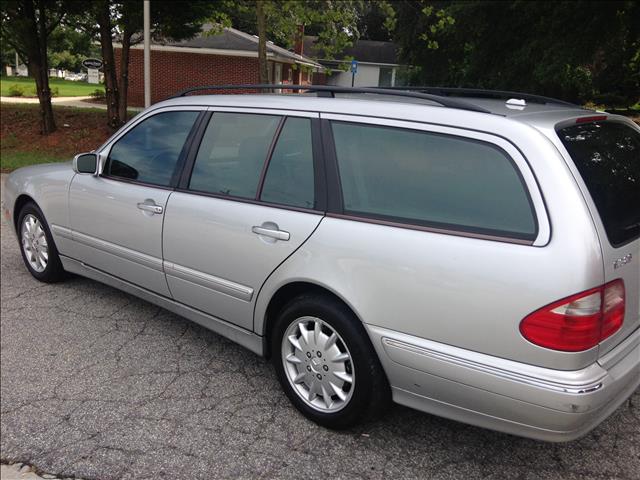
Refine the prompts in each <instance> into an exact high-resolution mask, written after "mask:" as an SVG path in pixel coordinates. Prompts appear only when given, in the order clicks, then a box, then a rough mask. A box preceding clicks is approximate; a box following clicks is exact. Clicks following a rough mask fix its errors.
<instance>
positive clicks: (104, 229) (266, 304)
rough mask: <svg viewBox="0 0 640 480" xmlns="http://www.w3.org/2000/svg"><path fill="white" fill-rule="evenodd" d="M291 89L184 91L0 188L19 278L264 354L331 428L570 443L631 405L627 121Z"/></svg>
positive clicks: (632, 166) (408, 96)
mask: <svg viewBox="0 0 640 480" xmlns="http://www.w3.org/2000/svg"><path fill="white" fill-rule="evenodd" d="M271 87H272V88H273V86H271ZM234 88H239V87H234ZM253 88H255V87H253ZM286 88H295V87H291V86H287V87H286ZM304 88H306V89H307V90H308V91H307V92H305V93H304V94H296V95H283V94H247V95H229V94H216V95H211V94H209V95H189V94H188V93H193V92H184V94H183V95H180V96H177V97H175V98H172V99H170V100H167V101H164V102H161V103H158V104H155V105H153V106H152V107H150V108H149V109H147V110H145V111H144V112H143V113H141V114H139V115H138V116H136V117H135V118H134V119H132V120H131V121H130V122H129V123H128V124H127V125H126V126H124V127H123V128H122V129H121V130H120V131H118V132H117V133H116V134H115V135H113V137H112V138H110V139H109V140H108V141H107V142H106V143H105V144H104V145H102V146H101V147H99V148H98V149H96V150H95V151H94V152H92V153H87V154H82V155H78V156H77V157H76V158H75V159H74V161H73V163H72V164H71V163H69V164H57V165H40V166H35V167H28V168H23V169H20V170H17V171H15V172H13V173H12V174H11V175H10V176H9V177H8V179H7V180H6V188H5V196H4V208H5V216H6V218H7V219H8V220H9V221H10V222H11V223H12V224H13V225H15V230H16V233H17V236H18V239H19V242H20V247H21V251H22V256H23V258H24V263H25V265H26V267H27V269H28V270H29V271H30V272H31V274H32V275H33V276H34V277H35V278H37V279H38V280H41V281H45V282H54V281H58V280H61V279H62V278H64V274H65V272H71V273H75V274H79V275H82V276H85V277H89V278H92V279H95V280H98V281H100V282H103V283H105V284H107V285H111V286H113V287H116V288H119V289H122V290H124V291H126V292H128V293H131V294H133V295H137V296H139V297H141V298H143V299H145V300H147V301H149V302H153V303H155V304H157V305H160V306H162V307H164V308H166V309H168V310H171V311H173V312H175V313H177V314H179V315H182V316H184V317H186V318H188V319H190V320H192V321H195V322H197V323H199V324H201V325H203V326H205V327H206V328H209V329H211V330H213V331H215V332H218V333H219V334H221V335H224V336H225V337H228V338H230V339H231V340H233V341H235V342H237V343H239V344H241V345H243V346H245V347H247V348H249V349H250V350H252V351H254V352H255V353H256V354H258V355H263V356H266V357H269V358H271V359H272V361H273V365H274V367H275V370H276V372H277V376H278V378H279V380H280V382H281V384H282V388H283V389H284V391H285V392H286V394H287V396H288V397H289V399H290V400H291V402H292V403H293V404H294V405H295V406H296V407H297V408H298V409H299V410H300V411H301V412H302V413H303V414H304V415H306V416H307V417H308V418H310V419H311V420H313V421H315V422H317V423H318V424H320V425H324V426H326V427H329V428H346V427H349V426H352V425H354V424H356V423H358V422H361V421H363V420H365V419H368V418H371V417H372V416H375V415H376V414H380V413H383V412H384V411H385V409H387V408H388V407H389V404H390V401H391V400H393V401H395V402H397V403H399V404H402V405H407V406H409V407H412V408H415V409H418V410H422V411H424V412H428V413H431V414H435V415H440V416H443V417H448V418H451V419H454V420H458V421H462V422H466V423H470V424H473V425H478V426H481V427H486V428H490V429H495V430H499V431H502V432H507V433H511V434H515V435H521V436H525V437H531V438H536V439H542V440H549V441H566V440H572V439H575V438H578V437H580V436H582V435H584V434H585V433H587V432H588V431H590V430H591V429H593V428H594V427H596V426H597V425H598V424H599V423H600V422H602V421H603V420H604V419H605V418H606V417H607V416H609V415H610V414H611V413H612V412H613V411H614V410H615V409H616V408H617V407H618V406H620V405H621V403H622V402H624V401H625V400H626V399H627V398H629V396H630V395H631V394H632V393H633V392H634V390H635V389H636V388H637V387H638V385H639V384H640V311H639V305H638V303H639V297H640V263H639V261H640V239H639V238H640V130H639V129H638V126H637V125H635V124H634V123H632V122H631V121H630V120H628V119H626V118H624V117H620V116H616V115H611V114H607V113H602V112H596V111H591V110H585V109H582V108H580V107H578V106H576V105H572V104H568V103H565V102H562V101H559V100H553V99H548V98H544V97H536V96H531V95H524V94H513V93H509V92H486V91H469V90H455V89H437V90H433V89H428V88H423V89H415V90H413V91H407V90H390V89H385V90H383V89H357V88H356V89H347V88H338V87H326V86H325V87H304ZM206 89H208V90H213V88H212V87H206V88H203V89H194V91H196V90H200V93H203V92H205V91H206Z"/></svg>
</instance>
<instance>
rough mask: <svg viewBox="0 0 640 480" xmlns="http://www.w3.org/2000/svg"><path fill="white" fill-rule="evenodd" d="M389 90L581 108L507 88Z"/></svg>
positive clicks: (409, 88)
mask: <svg viewBox="0 0 640 480" xmlns="http://www.w3.org/2000/svg"><path fill="white" fill-rule="evenodd" d="M385 88H388V89H391V90H404V91H407V92H423V93H429V94H431V95H442V96H451V95H461V96H476V97H487V98H504V99H511V98H517V99H522V100H525V101H527V102H531V103H543V104H549V103H551V104H556V105H566V106H571V107H578V108H582V107H581V106H580V105H576V104H575V103H571V102H567V101H565V100H560V99H557V98H552V97H545V96H543V95H534V94H531V93H522V92H512V91H509V90H489V89H484V88H458V87H428V86H411V87H397V86H396V87H385Z"/></svg>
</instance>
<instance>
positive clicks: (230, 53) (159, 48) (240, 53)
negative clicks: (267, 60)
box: [113, 43, 273, 58]
mask: <svg viewBox="0 0 640 480" xmlns="http://www.w3.org/2000/svg"><path fill="white" fill-rule="evenodd" d="M113 48H122V44H121V43H114V44H113ZM143 48H144V46H143V45H142V44H140V43H137V44H135V45H131V49H132V50H142V49H143ZM151 50H152V51H156V52H179V53H180V52H182V53H200V54H202V55H223V56H225V57H253V58H258V52H252V51H249V50H227V49H222V48H198V47H178V46H175V45H151ZM267 57H273V54H272V53H270V52H267Z"/></svg>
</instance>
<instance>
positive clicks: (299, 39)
mask: <svg viewBox="0 0 640 480" xmlns="http://www.w3.org/2000/svg"><path fill="white" fill-rule="evenodd" d="M303 51H304V25H298V32H297V33H296V41H295V44H294V46H293V52H294V53H297V54H298V55H304V53H303Z"/></svg>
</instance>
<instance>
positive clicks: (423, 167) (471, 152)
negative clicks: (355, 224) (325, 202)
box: [332, 122, 536, 240]
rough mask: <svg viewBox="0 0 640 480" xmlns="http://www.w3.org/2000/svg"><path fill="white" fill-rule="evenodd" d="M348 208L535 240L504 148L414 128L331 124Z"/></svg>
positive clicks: (350, 211) (531, 221)
mask: <svg viewBox="0 0 640 480" xmlns="http://www.w3.org/2000/svg"><path fill="white" fill-rule="evenodd" d="M332 128H333V135H334V139H335V147H336V156H337V159H338V169H339V172H340V180H341V187H342V194H343V202H344V211H345V213H347V214H353V215H357V216H365V217H371V218H377V219H381V220H388V221H393V222H396V223H406V224H413V225H421V226H426V227H435V228H441V229H448V230H458V231H465V232H472V233H480V234H486V235H495V236H501V237H509V238H515V239H525V240H533V239H534V238H535V235H536V222H535V219H534V216H533V212H532V208H531V204H530V201H529V197H528V195H527V191H526V188H525V186H524V183H523V181H522V179H521V177H520V175H519V173H518V171H517V170H516V168H515V166H514V164H513V161H512V160H511V159H510V158H509V157H508V156H507V155H506V153H505V152H503V151H502V150H500V149H498V148H495V147H494V146H492V145H490V144H487V143H483V142H479V141H475V140H469V139H464V138H461V137H454V136H449V135H442V134H437V133H427V132H421V131H416V130H405V129H400V128H393V127H378V126H372V125H361V124H352V123H343V122H332Z"/></svg>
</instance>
